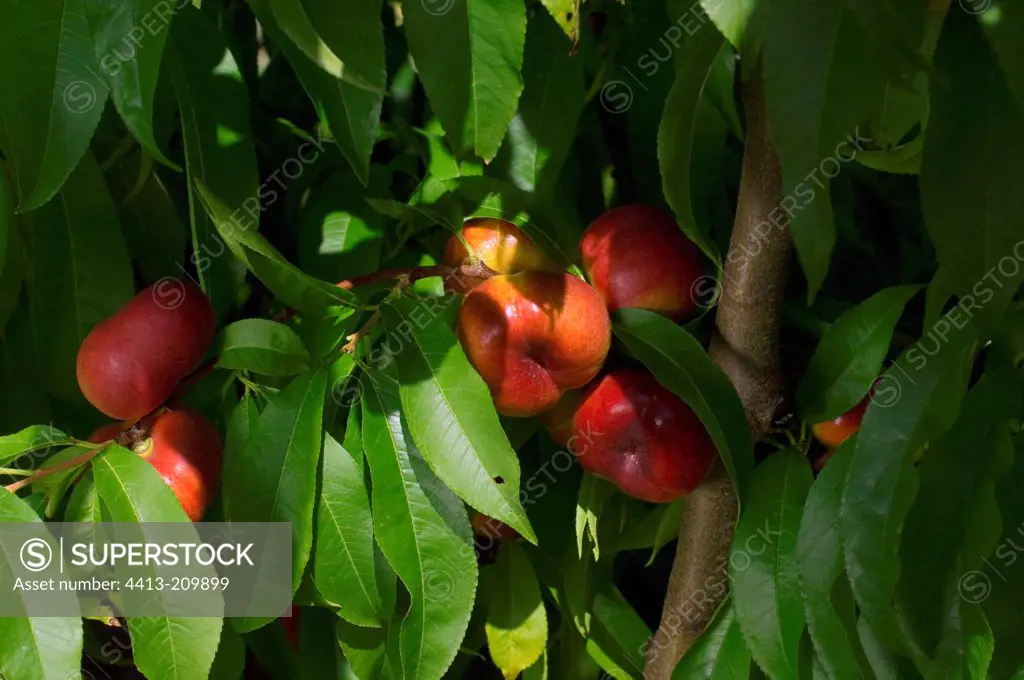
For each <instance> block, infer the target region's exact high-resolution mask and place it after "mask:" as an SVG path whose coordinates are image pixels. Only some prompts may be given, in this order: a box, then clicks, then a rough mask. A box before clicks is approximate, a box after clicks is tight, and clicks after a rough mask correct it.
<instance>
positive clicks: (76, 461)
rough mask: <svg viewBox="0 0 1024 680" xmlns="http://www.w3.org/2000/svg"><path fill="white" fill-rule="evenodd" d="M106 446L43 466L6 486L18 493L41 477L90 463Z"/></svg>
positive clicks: (12, 491) (10, 490)
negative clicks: (61, 461)
mask: <svg viewBox="0 0 1024 680" xmlns="http://www.w3.org/2000/svg"><path fill="white" fill-rule="evenodd" d="M105 448H106V447H105V446H98V447H96V448H95V449H90V450H89V451H86V452H85V453H83V454H82V455H80V456H75V457H74V458H72V459H71V460H66V461H64V462H63V463H59V464H57V465H54V466H53V467H48V468H43V469H41V470H38V471H36V472H34V473H33V474H32V476H31V477H26V478H25V479H19V480H18V481H16V482H14V483H13V484H8V485H7V486H6V487H4V488H6V489H7V490H8V491H9V492H11V493H17V492H18V491H19V490H21V489H23V488H25V487H26V486H28V485H29V484H32V483H34V482H38V481H39V480H40V479H43V478H45V477H49V476H50V475H55V474H57V473H58V472H63V471H64V470H70V469H71V468H73V467H78V466H79V465H82V464H83V463H88V462H89V461H90V460H92V459H93V458H94V457H95V456H96V455H97V454H98V453H99V452H100V451H102V450H103V449H105Z"/></svg>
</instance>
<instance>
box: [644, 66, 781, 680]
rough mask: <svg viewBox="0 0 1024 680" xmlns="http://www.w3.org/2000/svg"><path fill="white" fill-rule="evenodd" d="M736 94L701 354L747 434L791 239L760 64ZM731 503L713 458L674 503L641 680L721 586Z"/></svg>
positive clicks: (774, 373)
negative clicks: (725, 233)
mask: <svg viewBox="0 0 1024 680" xmlns="http://www.w3.org/2000/svg"><path fill="white" fill-rule="evenodd" d="M742 95H743V107H744V110H745V113H746V135H747V138H746V146H745V148H744V152H743V167H742V170H741V176H740V190H739V198H738V201H737V207H736V219H735V222H734V224H733V231H732V238H731V240H730V243H729V252H728V253H727V255H726V258H725V269H724V272H723V280H722V281H720V282H719V285H720V289H721V297H720V299H719V303H718V311H717V315H716V317H715V333H714V336H713V337H712V340H711V347H710V350H709V353H710V355H711V358H712V359H713V360H714V361H715V362H716V363H717V364H718V365H719V366H720V367H721V368H722V370H723V371H724V372H725V374H726V375H727V376H729V379H730V380H731V381H732V384H733V386H734V387H735V388H736V391H737V392H738V393H739V396H740V399H741V400H742V401H743V406H744V407H745V409H746V411H747V420H748V422H749V423H750V429H751V433H752V436H753V437H754V440H755V441H756V440H757V439H760V438H761V437H762V436H764V434H765V433H766V432H767V431H768V429H769V428H770V427H771V424H772V417H773V414H774V412H775V409H776V408H777V407H778V405H779V403H780V402H781V400H782V381H781V378H780V372H779V365H778V351H777V347H778V335H779V323H780V322H779V303H780V302H781V300H782V295H783V292H784V289H785V285H786V278H787V269H788V266H787V265H788V261H789V251H790V248H791V245H790V238H789V230H788V228H787V227H788V223H787V222H786V221H785V215H784V214H783V212H782V209H781V208H780V202H781V201H782V172H781V170H780V168H779V159H778V155H777V154H776V153H775V146H774V144H773V143H772V139H771V130H770V128H769V124H768V115H767V111H766V108H765V100H764V83H763V79H762V75H761V67H760V66H758V68H757V70H756V72H755V74H754V75H753V76H752V77H751V78H750V80H749V81H748V82H745V83H744V84H743V91H742ZM773 213H774V214H773ZM773 217H774V218H775V222H773V221H772V218H773ZM736 509H737V507H736V492H735V490H734V489H733V485H732V482H731V480H730V479H729V476H728V474H726V472H725V469H724V467H723V466H722V465H721V464H718V465H716V466H715V469H714V470H713V471H712V473H711V475H709V477H708V479H707V480H706V481H705V482H704V483H703V484H702V485H701V486H700V487H699V488H698V489H696V490H695V491H694V492H693V493H692V494H691V495H690V496H689V498H688V499H687V503H686V508H685V509H684V511H683V522H682V526H681V528H680V531H679V545H678V547H677V548H676V557H675V563H674V564H673V565H672V575H671V577H670V579H669V586H668V593H667V594H666V597H665V605H664V609H663V610H662V614H661V624H660V625H659V627H658V630H657V632H656V633H655V635H654V638H653V639H652V640H651V642H650V646H649V647H648V648H647V650H646V656H647V666H646V669H645V672H644V677H645V678H646V679H647V680H665V679H667V678H669V677H671V675H672V671H673V670H674V669H675V667H676V665H678V663H679V660H680V659H681V658H682V657H683V655H684V654H685V653H686V652H687V650H689V649H690V647H691V646H693V644H694V643H695V642H696V641H697V638H698V637H700V634H701V632H703V630H704V628H705V627H706V626H707V624H708V622H709V621H710V620H711V618H712V617H713V616H714V614H715V611H716V610H717V609H718V607H719V605H721V603H722V601H723V600H724V599H725V597H726V595H727V594H728V585H729V581H728V560H729V546H730V544H731V542H732V532H733V527H734V526H735V524H736Z"/></svg>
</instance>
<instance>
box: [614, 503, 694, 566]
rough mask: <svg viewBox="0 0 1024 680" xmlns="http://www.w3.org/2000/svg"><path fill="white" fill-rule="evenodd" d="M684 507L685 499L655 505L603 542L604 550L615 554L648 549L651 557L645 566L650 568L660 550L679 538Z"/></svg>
mask: <svg viewBox="0 0 1024 680" xmlns="http://www.w3.org/2000/svg"><path fill="white" fill-rule="evenodd" d="M638 502H639V501H638ZM685 505H686V498H680V499H678V500H674V501H672V502H671V503H659V504H657V505H656V506H654V507H653V508H651V509H650V510H649V511H648V512H647V514H646V515H644V516H643V517H642V518H641V519H640V520H639V521H638V522H636V523H635V524H634V525H632V526H630V527H629V528H627V529H626V531H625V532H623V533H622V534H620V535H619V536H617V537H615V538H613V539H612V540H611V541H605V542H606V544H607V545H606V550H607V551H608V552H610V553H616V552H619V551H621V550H641V549H643V548H650V549H651V556H650V557H649V558H648V560H647V565H646V566H651V564H652V563H653V562H654V558H655V557H656V556H657V554H658V553H659V552H660V551H661V549H662V548H663V547H665V546H666V545H668V544H669V543H670V542H671V541H673V540H675V539H676V538H677V537H678V536H679V526H680V524H681V522H682V518H683V507H684V506H685Z"/></svg>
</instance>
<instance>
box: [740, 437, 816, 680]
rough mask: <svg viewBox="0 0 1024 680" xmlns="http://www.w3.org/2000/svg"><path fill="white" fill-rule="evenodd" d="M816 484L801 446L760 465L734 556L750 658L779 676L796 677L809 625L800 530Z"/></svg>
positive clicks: (780, 679) (781, 677) (742, 625)
mask: <svg viewBox="0 0 1024 680" xmlns="http://www.w3.org/2000/svg"><path fill="white" fill-rule="evenodd" d="M811 482H812V476H811V466H810V464H809V463H808V462H807V459H806V458H805V457H804V456H803V454H802V453H801V452H800V451H798V450H795V449H787V450H784V451H779V452H778V453H775V454H773V455H772V456H770V457H769V458H768V459H767V460H765V461H764V462H763V463H761V464H760V465H759V466H758V467H757V468H756V469H755V470H754V475H753V477H752V478H751V485H750V497H749V501H748V502H747V507H746V509H745V510H744V511H743V514H742V515H740V520H739V522H738V523H737V525H736V533H735V534H734V536H733V541H732V551H731V553H730V556H729V576H730V579H731V581H732V592H733V608H734V610H735V612H736V621H737V623H738V624H739V627H740V631H742V633H743V638H744V639H745V640H746V642H747V646H748V648H749V649H750V653H751V656H753V658H754V660H755V661H757V664H758V665H759V666H760V667H761V668H764V669H765V671H766V672H767V673H768V675H769V676H770V677H772V678H775V679H777V680H782V679H783V678H793V677H796V676H797V668H798V663H797V655H798V650H799V647H800V637H801V635H802V634H803V632H804V624H805V617H804V606H803V594H802V589H801V586H800V572H799V568H798V566H797V558H796V550H797V531H798V530H799V527H800V518H801V515H802V513H803V507H804V501H805V500H806V498H807V493H808V491H809V490H810V488H811Z"/></svg>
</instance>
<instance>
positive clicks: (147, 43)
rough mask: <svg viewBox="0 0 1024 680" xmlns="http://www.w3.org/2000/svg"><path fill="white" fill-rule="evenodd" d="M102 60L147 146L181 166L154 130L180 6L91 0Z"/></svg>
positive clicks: (113, 96)
mask: <svg viewBox="0 0 1024 680" xmlns="http://www.w3.org/2000/svg"><path fill="white" fill-rule="evenodd" d="M86 4H87V10H88V15H89V27H90V28H91V29H92V38H93V42H94V43H95V50H96V59H97V60H98V61H99V65H100V70H101V71H102V72H103V77H104V79H105V80H106V82H107V85H108V86H109V88H110V100H111V101H112V102H113V103H114V106H115V107H116V108H117V112H118V113H119V114H121V119H122V120H123V121H124V123H125V125H127V126H128V129H129V130H131V132H132V135H134V136H135V139H137V140H139V143H140V144H142V146H143V147H145V148H146V150H147V151H148V152H149V153H151V154H152V155H153V156H155V157H156V158H157V159H159V160H160V162H162V163H166V164H167V165H169V166H171V167H172V168H174V169H175V170H180V168H179V167H178V166H177V165H175V164H174V163H172V162H170V161H169V160H167V158H166V157H165V156H164V154H163V152H162V151H161V150H160V147H159V145H158V144H157V143H156V138H155V137H154V134H153V99H154V97H155V96H156V86H157V81H158V80H159V75H160V61H161V58H162V57H163V52H164V44H165V43H166V42H167V35H168V33H169V30H168V29H169V27H170V25H171V19H172V18H173V16H174V11H175V8H173V7H170V6H169V5H168V3H166V2H161V1H160V0H131V1H130V2H123V1H122V0H88V2H87V3H86Z"/></svg>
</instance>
